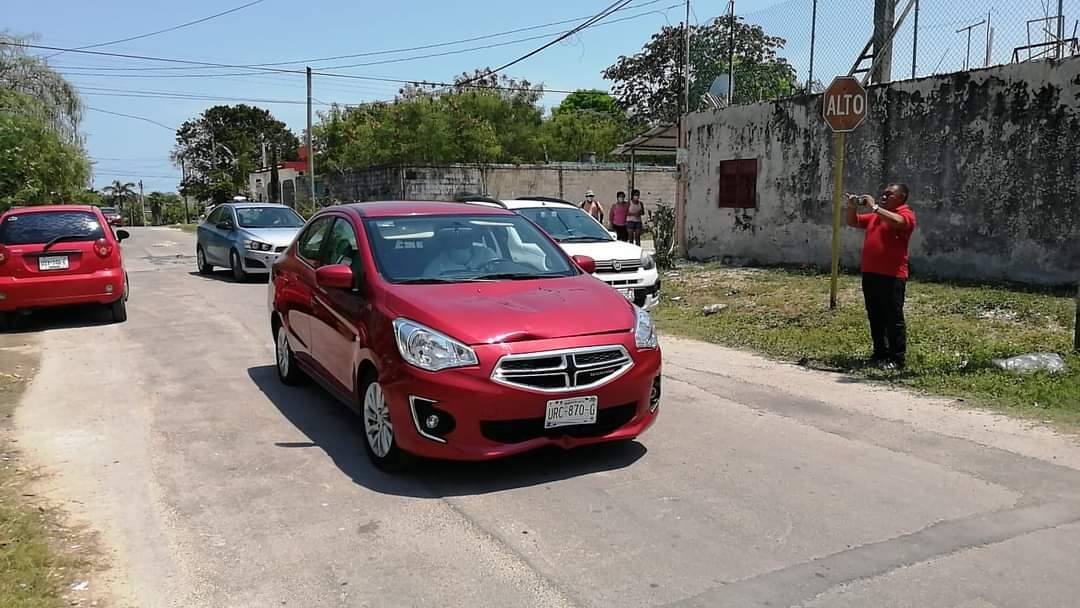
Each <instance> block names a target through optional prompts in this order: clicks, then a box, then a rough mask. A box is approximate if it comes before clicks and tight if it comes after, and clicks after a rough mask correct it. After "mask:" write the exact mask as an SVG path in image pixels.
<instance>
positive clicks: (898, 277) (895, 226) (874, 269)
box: [847, 184, 915, 369]
mask: <svg viewBox="0 0 1080 608" xmlns="http://www.w3.org/2000/svg"><path fill="white" fill-rule="evenodd" d="M907 201H908V187H907V186H906V185H904V184H889V186H888V187H887V188H885V191H884V192H883V193H882V195H881V205H878V204H877V201H875V200H874V197H872V196H870V195H869V194H863V195H860V196H853V195H848V205H847V224H848V226H851V227H852V228H862V229H863V230H865V231H866V237H865V239H864V240H863V250H862V289H863V299H864V300H865V302H866V315H867V317H869V319H870V336H871V338H873V341H874V355H873V357H872V358H871V363H872V364H874V365H879V366H882V367H883V368H885V369H902V368H903V367H904V364H905V363H906V357H907V326H906V324H905V323H904V294H905V291H906V290H907V278H908V243H909V242H910V241H911V233H912V232H913V231H914V230H915V213H914V212H913V211H912V210H911V208H910V207H908V204H907ZM859 205H866V206H867V207H868V208H869V210H870V212H869V213H858V212H857V210H856V208H857V207H858V206H859Z"/></svg>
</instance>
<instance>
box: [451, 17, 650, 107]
mask: <svg viewBox="0 0 1080 608" xmlns="http://www.w3.org/2000/svg"><path fill="white" fill-rule="evenodd" d="M630 2H631V0H616V1H615V2H613V3H612V4H609V5H608V7H607V8H605V9H604V10H602V11H600V12H599V13H597V14H596V15H594V16H593V17H592V18H590V19H588V20H586V21H585V22H584V23H582V24H581V25H579V26H577V27H575V28H573V29H570V30H567V31H566V32H563V33H562V34H560V35H559V36H557V37H556V38H555V39H554V40H552V41H550V42H548V43H547V44H544V45H541V46H540V47H538V48H535V49H533V50H531V51H529V52H528V53H525V54H524V55H522V56H520V57H518V58H517V59H514V60H512V61H509V62H507V63H504V64H503V65H501V66H499V67H497V68H495V69H493V70H487V71H485V72H484V73H483V74H477V75H476V76H473V77H472V78H468V79H466V80H464V81H463V82H460V83H457V84H456V85H455V86H459V87H464V86H468V85H470V84H472V83H474V82H476V81H477V80H480V79H481V78H485V77H487V76H494V75H495V74H498V73H499V72H501V71H503V70H505V69H506V68H509V67H512V66H515V65H517V64H519V63H521V62H522V61H525V60H526V59H528V58H530V57H532V56H534V55H536V54H538V53H541V52H543V51H544V50H545V49H548V48H550V47H552V46H554V45H556V44H558V43H560V42H562V41H563V40H566V39H567V38H569V37H570V36H573V35H574V34H576V33H578V32H580V31H582V30H584V29H585V28H588V27H590V26H591V25H593V24H594V23H596V22H598V21H601V20H603V19H604V18H605V17H607V16H609V15H611V14H612V13H613V12H614V11H616V10H619V9H620V8H622V7H625V6H626V5H627V4H630Z"/></svg>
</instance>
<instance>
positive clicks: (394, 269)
mask: <svg viewBox="0 0 1080 608" xmlns="http://www.w3.org/2000/svg"><path fill="white" fill-rule="evenodd" d="M365 225H366V227H367V233H368V235H369V239H370V241H371V248H372V252H373V254H374V258H375V264H376V266H377V267H378V269H379V273H380V274H381V275H382V276H383V277H384V278H386V280H388V281H390V282H392V283H462V282H469V281H495V280H524V279H543V278H553V277H568V276H573V275H576V274H578V270H577V268H576V267H575V266H574V265H573V263H572V262H571V261H570V260H569V258H567V256H566V254H565V253H563V252H562V250H560V249H559V248H558V247H556V246H554V245H553V244H552V243H551V241H550V240H548V239H547V238H545V237H544V235H543V233H541V232H540V231H539V230H537V229H536V227H535V226H534V225H533V224H531V223H529V221H528V220H526V219H524V218H522V217H518V216H512V215H508V216H504V215H475V216H473V215H451V216H419V217H395V218H371V219H367V220H365Z"/></svg>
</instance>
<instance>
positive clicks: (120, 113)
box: [83, 106, 176, 133]
mask: <svg viewBox="0 0 1080 608" xmlns="http://www.w3.org/2000/svg"><path fill="white" fill-rule="evenodd" d="M83 107H84V108H86V109H87V110H92V111H94V112H101V113H102V114H112V115H113V116H121V117H123V118H133V119H135V120H141V121H143V122H148V123H150V124H152V125H157V126H159V127H161V128H162V129H166V130H169V131H172V132H174V133H175V132H176V127H170V126H169V125H166V124H162V123H160V122H158V121H156V120H153V119H152V118H147V117H145V116H136V115H134V114H124V113H123V112H113V111H112V110H102V109H101V108H95V107H93V106H83Z"/></svg>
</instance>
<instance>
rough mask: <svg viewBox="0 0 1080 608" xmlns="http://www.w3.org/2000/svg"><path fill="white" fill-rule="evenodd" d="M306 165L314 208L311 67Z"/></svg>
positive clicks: (313, 207)
mask: <svg viewBox="0 0 1080 608" xmlns="http://www.w3.org/2000/svg"><path fill="white" fill-rule="evenodd" d="M307 158H308V160H307V166H308V184H309V192H310V193H311V208H312V209H313V210H314V209H315V149H314V148H313V147H312V146H311V68H308V69H307Z"/></svg>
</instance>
